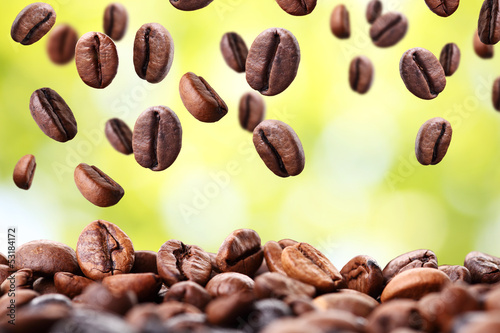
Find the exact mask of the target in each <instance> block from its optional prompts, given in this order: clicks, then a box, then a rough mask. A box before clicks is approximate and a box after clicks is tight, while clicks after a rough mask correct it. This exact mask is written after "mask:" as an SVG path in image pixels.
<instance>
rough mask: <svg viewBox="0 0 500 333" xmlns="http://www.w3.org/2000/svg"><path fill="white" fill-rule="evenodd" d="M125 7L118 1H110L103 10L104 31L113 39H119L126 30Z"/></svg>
mask: <svg viewBox="0 0 500 333" xmlns="http://www.w3.org/2000/svg"><path fill="white" fill-rule="evenodd" d="M127 24H128V14H127V9H126V8H125V6H123V5H122V4H120V3H117V2H114V3H110V4H109V5H108V6H107V7H106V9H105V10H104V20H103V28H104V33H105V34H106V35H108V36H109V37H111V38H112V39H113V40H115V41H119V40H120V39H122V38H123V36H124V35H125V32H126V31H127Z"/></svg>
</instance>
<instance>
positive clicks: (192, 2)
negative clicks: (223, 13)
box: [170, 0, 213, 11]
mask: <svg viewBox="0 0 500 333" xmlns="http://www.w3.org/2000/svg"><path fill="white" fill-rule="evenodd" d="M212 1H213V0H170V3H171V4H172V6H174V7H175V8H177V9H180V10H186V11H191V10H198V9H201V8H203V7H206V6H208V5H209V4H210V3H211V2H212Z"/></svg>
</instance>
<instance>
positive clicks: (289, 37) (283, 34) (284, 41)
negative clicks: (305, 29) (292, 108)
mask: <svg viewBox="0 0 500 333" xmlns="http://www.w3.org/2000/svg"><path fill="white" fill-rule="evenodd" d="M299 63H300V48H299V43H298V42H297V39H296V38H295V36H294V35H293V34H292V33H291V32H290V31H288V30H286V29H282V28H271V29H267V30H265V31H263V32H262V33H261V34H260V35H259V36H257V38H256V39H255V40H254V42H253V43H252V46H250V50H249V51H248V57H247V62H246V79H247V82H248V84H249V85H250V87H252V89H254V90H258V91H259V92H260V93H261V94H262V95H265V96H274V95H277V94H279V93H281V92H283V91H284V90H285V89H286V88H288V86H289V85H290V84H291V83H292V82H293V80H294V79H295V76H296V75H297V70H298V68H299Z"/></svg>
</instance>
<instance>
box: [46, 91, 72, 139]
mask: <svg viewBox="0 0 500 333" xmlns="http://www.w3.org/2000/svg"><path fill="white" fill-rule="evenodd" d="M40 90H41V91H42V93H43V96H44V97H45V100H46V101H47V104H48V106H49V108H47V109H46V110H44V111H46V112H47V114H48V115H49V117H50V118H52V120H53V121H54V124H55V125H56V126H57V128H58V129H59V130H60V131H61V132H63V133H64V136H65V137H69V135H68V131H67V130H66V128H65V127H64V125H63V121H62V119H61V117H59V115H58V114H57V112H56V111H55V110H56V108H55V106H54V103H53V99H52V97H51V96H50V91H49V90H48V89H46V88H42V89H40Z"/></svg>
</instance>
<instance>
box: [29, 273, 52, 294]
mask: <svg viewBox="0 0 500 333" xmlns="http://www.w3.org/2000/svg"><path fill="white" fill-rule="evenodd" d="M33 290H34V291H36V292H37V293H39V294H40V295H45V294H56V293H57V289H56V286H55V285H54V279H53V278H52V277H41V278H38V279H36V280H35V282H33Z"/></svg>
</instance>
